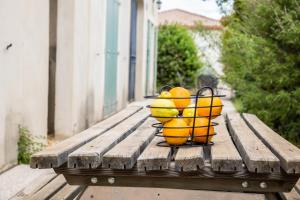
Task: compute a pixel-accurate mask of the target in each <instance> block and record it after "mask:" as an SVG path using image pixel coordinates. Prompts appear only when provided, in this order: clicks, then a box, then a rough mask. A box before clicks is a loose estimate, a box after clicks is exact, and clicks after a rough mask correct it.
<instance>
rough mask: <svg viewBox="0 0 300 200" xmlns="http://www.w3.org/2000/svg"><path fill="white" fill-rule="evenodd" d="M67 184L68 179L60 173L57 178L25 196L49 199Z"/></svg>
mask: <svg viewBox="0 0 300 200" xmlns="http://www.w3.org/2000/svg"><path fill="white" fill-rule="evenodd" d="M66 184H67V182H66V179H65V178H64V176H63V175H59V176H58V177H57V178H55V179H53V180H52V181H51V182H50V183H48V184H47V185H45V186H44V187H43V188H42V189H40V190H39V191H38V192H36V193H34V194H33V195H32V196H29V197H27V198H25V199H26V200H37V199H48V198H50V197H51V196H53V195H54V194H55V193H56V192H57V191H58V190H60V189H61V188H62V187H64V186H65V185H66Z"/></svg>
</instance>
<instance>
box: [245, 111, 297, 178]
mask: <svg viewBox="0 0 300 200" xmlns="http://www.w3.org/2000/svg"><path fill="white" fill-rule="evenodd" d="M243 118H244V119H245V121H246V123H247V124H248V126H249V127H250V128H251V130H252V131H253V132H255V133H256V135H257V136H258V137H259V138H260V139H261V140H262V141H263V143H264V144H265V145H266V146H267V147H269V148H270V149H271V151H272V152H273V153H274V154H275V155H276V156H277V157H278V158H279V160H280V165H281V167H282V168H283V169H284V170H285V171H286V172H287V173H300V149H299V148H298V147H296V146H294V145H293V144H291V143H290V142H288V141H287V140H285V139H284V138H282V137H281V136H280V135H279V134H277V133H276V132H274V131H273V130H272V129H271V128H269V127H268V126H267V125H265V124H264V123H263V122H262V121H261V120H260V119H259V118H258V117H256V116H255V115H252V114H246V113H244V114H243Z"/></svg>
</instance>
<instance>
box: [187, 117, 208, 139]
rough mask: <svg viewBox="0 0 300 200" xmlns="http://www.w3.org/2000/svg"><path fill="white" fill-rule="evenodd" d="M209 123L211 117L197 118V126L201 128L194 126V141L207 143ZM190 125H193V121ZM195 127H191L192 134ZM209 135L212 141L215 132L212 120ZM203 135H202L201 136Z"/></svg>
mask: <svg viewBox="0 0 300 200" xmlns="http://www.w3.org/2000/svg"><path fill="white" fill-rule="evenodd" d="M208 124H209V119H208V118H206V117H205V118H196V120H195V127H199V126H203V127H199V128H194V136H198V137H194V139H193V141H194V142H200V143H206V135H207V131H208ZM190 126H193V121H192V122H191V123H190ZM192 131H193V128H190V135H192ZM208 134H209V136H208V141H211V139H212V137H213V134H214V127H213V126H212V122H211V124H210V127H209V133H208ZM199 136H202V137H199Z"/></svg>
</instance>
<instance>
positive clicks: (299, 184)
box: [295, 180, 300, 194]
mask: <svg viewBox="0 0 300 200" xmlns="http://www.w3.org/2000/svg"><path fill="white" fill-rule="evenodd" d="M295 190H296V191H297V192H298V193H299V194H300V180H298V182H297V183H296V185H295Z"/></svg>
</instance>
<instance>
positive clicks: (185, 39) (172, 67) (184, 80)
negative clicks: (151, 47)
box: [157, 24, 202, 87]
mask: <svg viewBox="0 0 300 200" xmlns="http://www.w3.org/2000/svg"><path fill="white" fill-rule="evenodd" d="M157 66H158V67H157V71H158V72H157V85H158V87H161V86H163V85H167V84H168V85H173V86H179V85H180V86H185V87H194V86H195V84H196V78H197V75H198V70H199V69H200V68H201V66H202V62H201V61H200V59H199V56H198V49H197V46H196V44H195V42H194V39H193V37H192V35H191V33H190V32H189V31H188V30H187V29H186V28H185V27H182V26H180V25H177V24H173V25H162V26H160V29H159V36H158V61H157Z"/></svg>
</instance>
